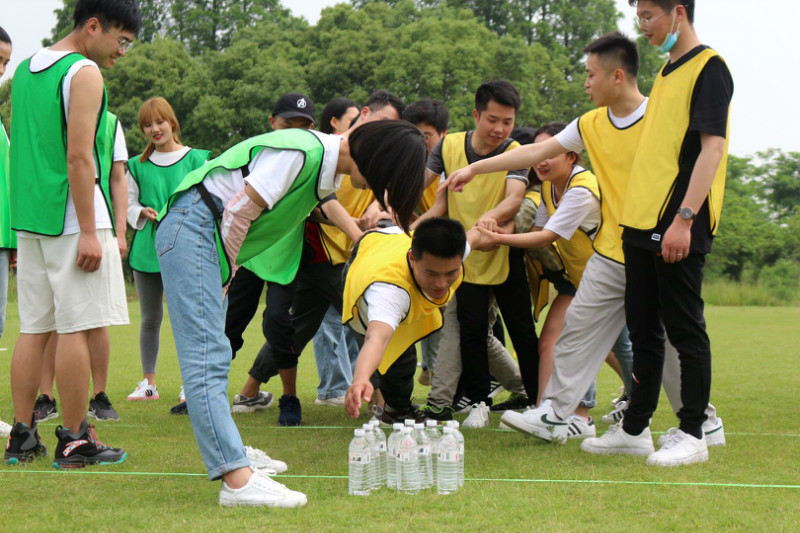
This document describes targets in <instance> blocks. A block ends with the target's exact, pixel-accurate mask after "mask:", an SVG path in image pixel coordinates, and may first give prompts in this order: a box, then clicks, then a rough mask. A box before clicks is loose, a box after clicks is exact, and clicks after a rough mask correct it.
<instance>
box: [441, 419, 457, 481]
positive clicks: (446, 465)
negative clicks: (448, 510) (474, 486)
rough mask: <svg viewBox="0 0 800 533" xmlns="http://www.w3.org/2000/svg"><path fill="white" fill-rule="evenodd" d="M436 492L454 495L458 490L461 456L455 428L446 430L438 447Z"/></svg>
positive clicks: (446, 428) (448, 427)
mask: <svg viewBox="0 0 800 533" xmlns="http://www.w3.org/2000/svg"><path fill="white" fill-rule="evenodd" d="M436 464H437V470H436V490H437V492H438V493H439V494H453V493H454V492H456V491H457V490H458V487H459V484H458V475H459V454H458V441H457V440H456V437H455V434H454V433H453V428H452V427H450V426H447V427H445V428H444V434H443V435H442V438H441V439H439V445H438V446H437V460H436Z"/></svg>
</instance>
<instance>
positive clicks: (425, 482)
mask: <svg viewBox="0 0 800 533" xmlns="http://www.w3.org/2000/svg"><path fill="white" fill-rule="evenodd" d="M414 438H415V439H416V441H417V450H418V453H419V488H421V489H429V488H431V487H433V456H432V453H431V441H430V439H429V438H428V435H427V433H425V425H424V424H422V423H419V424H414Z"/></svg>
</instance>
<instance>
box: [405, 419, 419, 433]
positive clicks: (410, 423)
mask: <svg viewBox="0 0 800 533" xmlns="http://www.w3.org/2000/svg"><path fill="white" fill-rule="evenodd" d="M416 423H417V421H416V420H414V419H411V418H406V419H405V420H404V421H403V424H404V425H405V427H407V428H411V429H412V431H413V429H414V424H416Z"/></svg>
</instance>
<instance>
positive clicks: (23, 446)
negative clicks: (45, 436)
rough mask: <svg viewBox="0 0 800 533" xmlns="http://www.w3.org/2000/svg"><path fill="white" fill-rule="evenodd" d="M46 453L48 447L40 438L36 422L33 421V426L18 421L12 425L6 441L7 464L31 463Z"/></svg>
mask: <svg viewBox="0 0 800 533" xmlns="http://www.w3.org/2000/svg"><path fill="white" fill-rule="evenodd" d="M46 455H47V448H46V447H45V445H44V444H42V440H41V439H40V438H39V432H38V431H37V430H36V422H34V423H33V427H32V428H29V427H28V425H27V424H25V423H23V422H17V423H16V424H14V425H13V426H12V427H11V433H10V434H9V435H8V442H7V443H6V452H5V455H4V456H3V459H4V460H5V462H6V464H9V465H18V464H22V463H30V462H31V461H33V460H34V459H36V458H37V457H44V456H46Z"/></svg>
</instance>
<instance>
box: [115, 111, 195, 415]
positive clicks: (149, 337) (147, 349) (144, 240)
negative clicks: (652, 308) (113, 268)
mask: <svg viewBox="0 0 800 533" xmlns="http://www.w3.org/2000/svg"><path fill="white" fill-rule="evenodd" d="M139 130H140V131H141V132H142V135H144V137H145V138H146V139H147V147H146V148H145V149H144V152H143V153H142V154H140V155H138V156H136V157H134V158H132V159H130V160H129V161H128V224H130V225H131V227H132V228H133V229H135V230H136V232H135V234H134V236H133V242H132V243H131V250H130V256H129V263H130V266H131V269H132V270H133V280H134V283H135V284H136V293H137V294H138V296H139V308H140V310H141V325H140V328H139V348H140V353H141V359H142V375H143V378H144V379H142V381H141V382H139V384H138V385H137V386H136V390H134V391H133V392H132V393H131V394H130V395H128V400H129V401H134V400H157V399H158V398H159V396H158V389H157V388H156V384H155V375H156V362H157V361H158V348H159V334H160V331H161V320H162V318H163V316H164V310H163V303H162V301H163V295H164V286H163V284H162V282H161V269H160V268H159V265H158V258H157V256H156V248H155V237H156V216H157V215H158V212H159V211H160V210H161V208H163V207H164V204H166V202H167V199H168V198H169V196H170V195H171V194H172V192H173V191H174V190H175V188H176V187H177V186H178V184H179V183H180V182H181V180H182V179H183V177H184V176H185V175H186V174H188V173H189V172H191V171H192V170H194V169H196V168H198V167H200V166H202V165H203V163H205V162H206V161H207V160H208V157H209V154H210V152H208V151H207V150H198V149H196V148H189V147H188V146H184V145H182V144H181V140H180V134H181V127H180V123H179V122H178V119H177V117H176V116H175V111H174V110H173V109H172V106H170V105H169V102H167V101H166V100H165V99H164V98H161V97H160V96H157V97H154V98H150V99H149V100H147V101H146V102H145V103H143V104H142V107H140V108H139ZM181 396H183V392H182V391H181ZM181 401H183V398H181Z"/></svg>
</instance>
